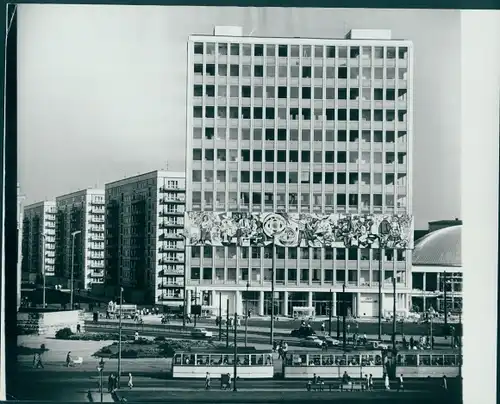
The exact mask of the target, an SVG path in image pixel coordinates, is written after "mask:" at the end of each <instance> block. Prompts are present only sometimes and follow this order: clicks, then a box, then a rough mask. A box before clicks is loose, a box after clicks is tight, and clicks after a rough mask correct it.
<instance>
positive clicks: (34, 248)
mask: <svg viewBox="0 0 500 404" xmlns="http://www.w3.org/2000/svg"><path fill="white" fill-rule="evenodd" d="M23 216H24V218H23V229H22V265H21V272H22V280H23V281H24V282H29V283H35V282H40V283H41V280H42V274H43V272H44V270H45V275H46V281H47V283H48V284H50V278H52V277H54V274H55V246H56V225H55V222H56V206H55V202H54V201H44V202H38V203H34V204H31V205H28V206H26V207H25V208H24V215H23Z"/></svg>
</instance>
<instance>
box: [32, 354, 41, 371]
mask: <svg viewBox="0 0 500 404" xmlns="http://www.w3.org/2000/svg"><path fill="white" fill-rule="evenodd" d="M33 367H34V368H35V369H38V368H42V369H43V363H42V357H41V355H40V353H39V352H37V353H36V354H35V357H34V359H33Z"/></svg>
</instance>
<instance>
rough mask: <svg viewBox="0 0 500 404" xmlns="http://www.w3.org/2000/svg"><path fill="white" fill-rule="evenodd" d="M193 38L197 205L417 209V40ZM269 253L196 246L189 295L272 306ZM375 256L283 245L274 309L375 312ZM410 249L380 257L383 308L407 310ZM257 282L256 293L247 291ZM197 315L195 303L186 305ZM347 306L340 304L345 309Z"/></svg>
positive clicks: (191, 149)
mask: <svg viewBox="0 0 500 404" xmlns="http://www.w3.org/2000/svg"><path fill="white" fill-rule="evenodd" d="M214 34H215V35H191V36H190V37H189V40H188V69H189V71H188V86H187V100H188V101H187V102H188V104H187V105H188V111H187V116H188V118H187V150H186V184H187V186H186V189H187V192H186V210H187V211H189V212H196V211H198V212H221V214H222V212H254V213H255V212H261V213H265V212H286V213H290V214H295V213H304V214H305V213H307V214H315V213H317V214H325V215H327V214H332V213H336V214H343V213H346V214H349V213H353V214H387V215H395V214H406V215H410V216H411V215H412V210H413V209H412V139H413V125H412V114H413V45H412V42H411V41H409V40H394V39H392V36H391V32H390V31H388V30H352V31H351V32H350V34H348V35H347V36H346V37H345V38H340V39H333V38H332V39H321V38H283V37H280V38H277V37H254V36H245V35H244V34H243V30H242V29H241V28H238V27H216V28H215V30H214ZM272 251H273V250H272V247H251V246H249V247H242V246H228V247H223V246H210V245H205V246H201V247H200V246H189V247H187V252H186V259H187V270H186V276H187V278H186V288H187V293H188V297H187V300H188V301H190V300H192V301H197V302H199V303H201V304H202V305H203V306H204V310H205V311H207V312H208V311H212V312H214V313H215V312H217V310H218V305H219V299H218V298H216V295H217V294H219V293H221V300H222V305H223V308H224V309H223V311H225V307H226V303H225V302H226V301H229V302H230V311H231V312H234V311H236V312H238V313H242V312H243V301H245V302H247V303H248V305H249V308H250V309H251V310H252V311H253V312H255V313H258V314H270V312H271V303H270V302H271V296H270V292H271V276H272V271H271V268H272V262H271V261H272V259H271V256H272V254H273V253H272ZM378 253H379V252H378V250H370V249H368V248H367V249H357V248H352V249H345V248H317V247H277V248H276V272H275V276H276V289H275V290H276V296H277V298H276V299H275V301H276V302H277V303H276V311H275V313H276V314H280V315H292V313H293V312H294V311H295V308H296V307H306V308H313V309H314V310H315V312H316V314H317V315H321V314H326V312H327V308H328V304H329V302H330V301H331V300H332V299H333V300H334V301H336V300H338V299H337V298H338V297H340V296H341V295H340V293H341V291H342V285H344V284H345V285H346V294H345V295H342V300H344V301H346V302H347V303H346V304H347V306H348V307H349V310H350V312H351V313H352V314H354V315H357V316H367V317H370V316H374V315H377V314H378V294H377V290H378V282H379V279H378V258H379V257H378ZM410 269H411V254H406V251H405V250H398V251H396V252H394V251H392V250H387V251H386V252H385V254H384V257H383V278H382V279H381V280H380V281H381V282H383V296H382V299H383V300H382V305H383V307H384V310H386V309H390V310H392V302H393V301H394V298H395V297H394V295H393V293H392V287H391V284H392V279H393V278H396V280H397V288H398V294H397V296H396V300H397V309H398V310H406V309H409V306H410V301H411V285H410V281H411V279H410ZM247 284H248V288H247ZM188 307H189V303H188ZM334 311H336V305H334Z"/></svg>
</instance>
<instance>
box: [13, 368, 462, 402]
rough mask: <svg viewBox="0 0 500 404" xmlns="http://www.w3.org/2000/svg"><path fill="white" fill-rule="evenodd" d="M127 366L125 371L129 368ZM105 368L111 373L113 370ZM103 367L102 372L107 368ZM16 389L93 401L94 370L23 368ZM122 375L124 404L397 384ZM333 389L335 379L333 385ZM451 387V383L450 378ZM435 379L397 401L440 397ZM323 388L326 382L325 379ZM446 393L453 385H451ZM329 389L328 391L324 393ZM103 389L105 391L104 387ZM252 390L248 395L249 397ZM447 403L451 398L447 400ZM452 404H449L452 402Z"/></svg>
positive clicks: (411, 385)
mask: <svg viewBox="0 0 500 404" xmlns="http://www.w3.org/2000/svg"><path fill="white" fill-rule="evenodd" d="M130 366H133V365H130V364H129V366H128V369H127V373H128V372H129V371H131V372H132V373H133V374H134V370H133V368H132V369H131V368H130ZM107 369H109V370H111V369H113V370H115V369H114V367H108V368H107ZM107 369H106V370H107ZM106 370H105V372H104V375H103V376H104V377H103V379H104V386H105V387H106V384H107V378H108V376H109V371H106ZM17 380H18V381H19V382H18V383H17V386H16V387H17V388H16V390H15V391H11V392H9V394H11V395H13V396H14V397H16V398H17V399H20V400H36V401H41V400H52V401H80V402H81V401H88V398H87V392H88V390H89V389H90V390H92V391H93V396H94V397H98V396H99V394H98V391H99V388H98V384H99V376H98V373H97V371H88V370H81V369H79V368H65V367H63V366H62V365H61V364H59V365H57V366H55V365H54V366H50V367H47V369H46V370H44V369H36V370H35V369H31V368H26V367H23V368H21V369H19V370H18V375H17ZM126 383H127V376H126V374H125V372H124V374H123V375H122V381H121V384H122V389H121V390H120V391H119V396H120V397H123V398H125V399H126V400H128V401H136V402H140V401H148V402H151V401H155V402H161V401H162V402H165V401H168V402H172V401H174V402H186V403H188V402H197V403H202V402H239V403H257V402H259V403H262V402H282V400H286V401H287V402H288V401H292V402H299V400H300V401H302V402H304V401H314V402H324V401H327V400H331V399H332V397H335V398H342V399H344V398H345V399H347V398H349V399H354V398H363V397H370V398H371V399H384V400H387V399H388V400H391V399H392V398H393V397H394V396H395V395H397V394H398V393H397V392H396V391H395V390H394V389H395V388H396V382H391V387H392V389H393V390H394V391H389V392H386V391H385V390H384V387H383V382H382V380H377V379H376V380H375V384H374V388H375V391H374V392H339V391H331V392H330V391H323V392H307V391H306V389H305V385H306V381H305V380H301V381H296V380H295V381H294V380H286V381H285V380H238V381H237V388H238V390H239V392H232V391H222V392H221V391H220V389H219V387H220V380H218V379H217V376H216V375H213V378H212V390H211V391H208V392H207V391H205V390H204V380H183V379H176V380H173V379H167V378H166V375H165V374H163V375H151V376H145V375H144V374H143V375H141V376H138V375H134V388H133V389H132V390H129V389H127V388H126ZM333 383H334V384H335V386H337V383H338V382H337V380H336V379H335V380H334V381H333ZM450 383H452V381H451V380H450ZM439 384H440V380H437V379H431V380H407V381H405V389H406V392H404V393H401V392H400V393H399V396H398V397H399V398H401V396H403V395H404V397H405V400H406V398H409V397H414V396H415V395H416V396H418V397H420V398H421V399H422V400H424V399H425V400H427V398H431V397H435V396H436V395H439ZM326 385H328V380H326ZM449 387H450V389H451V387H452V385H451V384H450V386H449ZM326 390H328V388H327V389H326ZM105 391H106V389H105ZM249 392H251V394H248V393H249ZM447 401H448V402H451V401H450V400H447ZM453 402H454V401H453Z"/></svg>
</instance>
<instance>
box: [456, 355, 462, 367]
mask: <svg viewBox="0 0 500 404" xmlns="http://www.w3.org/2000/svg"><path fill="white" fill-rule="evenodd" d="M462 361H463V356H462V355H457V365H461V364H462Z"/></svg>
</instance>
